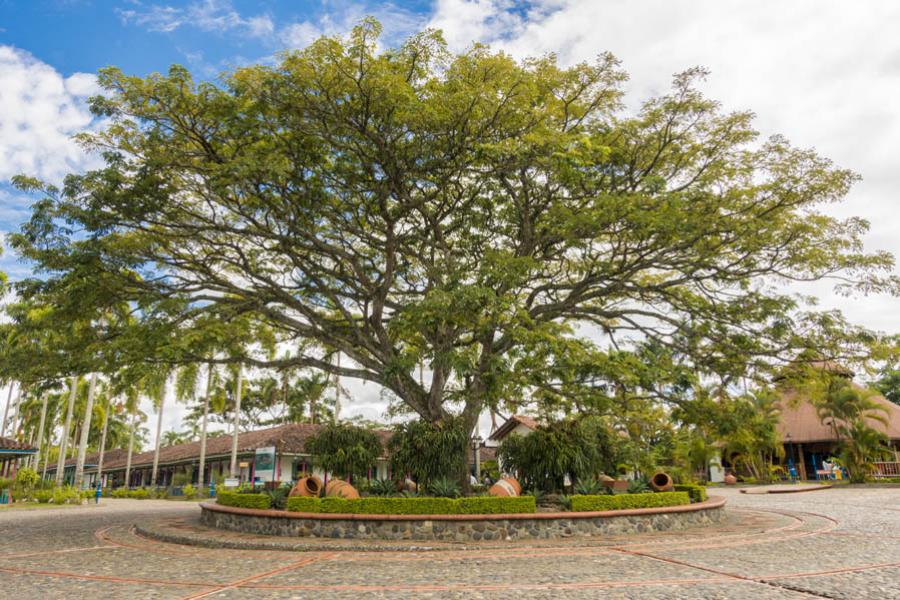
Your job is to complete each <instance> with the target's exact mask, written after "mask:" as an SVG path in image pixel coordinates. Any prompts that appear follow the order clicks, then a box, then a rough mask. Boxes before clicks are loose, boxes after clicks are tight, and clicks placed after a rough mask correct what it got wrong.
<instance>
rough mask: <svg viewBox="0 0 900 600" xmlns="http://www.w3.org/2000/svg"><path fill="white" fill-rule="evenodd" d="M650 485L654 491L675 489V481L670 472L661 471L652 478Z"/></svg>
mask: <svg viewBox="0 0 900 600" xmlns="http://www.w3.org/2000/svg"><path fill="white" fill-rule="evenodd" d="M650 487H651V488H653V491H654V492H671V491H672V490H674V489H675V482H674V481H672V478H671V477H670V476H669V474H668V473H663V472H662V471H660V472H659V473H657V474H656V475H654V476H653V477H651V478H650Z"/></svg>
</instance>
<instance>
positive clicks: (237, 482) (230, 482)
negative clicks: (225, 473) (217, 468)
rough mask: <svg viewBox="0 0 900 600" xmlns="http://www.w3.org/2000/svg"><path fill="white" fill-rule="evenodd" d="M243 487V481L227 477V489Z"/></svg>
mask: <svg viewBox="0 0 900 600" xmlns="http://www.w3.org/2000/svg"><path fill="white" fill-rule="evenodd" d="M239 485H241V480H240V479H238V478H237V477H226V478H225V487H237V486H239Z"/></svg>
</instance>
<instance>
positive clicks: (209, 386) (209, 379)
mask: <svg viewBox="0 0 900 600" xmlns="http://www.w3.org/2000/svg"><path fill="white" fill-rule="evenodd" d="M214 372H215V371H214V369H213V363H212V362H210V363H209V364H208V365H207V370H206V393H205V394H204V395H203V421H201V425H200V461H199V463H200V464H199V467H198V472H197V489H198V490H199V491H200V492H201V493H202V490H203V483H204V482H203V475H204V472H203V471H204V470H205V469H206V428H207V425H208V424H209V402H210V397H211V396H212V391H213V373H214Z"/></svg>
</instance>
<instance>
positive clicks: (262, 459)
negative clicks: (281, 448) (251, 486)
mask: <svg viewBox="0 0 900 600" xmlns="http://www.w3.org/2000/svg"><path fill="white" fill-rule="evenodd" d="M254 458H255V460H254V461H253V478H254V480H256V481H260V482H266V481H274V480H275V446H267V447H266V448H257V449H256V456H255V457H254Z"/></svg>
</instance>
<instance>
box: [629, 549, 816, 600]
mask: <svg viewBox="0 0 900 600" xmlns="http://www.w3.org/2000/svg"><path fill="white" fill-rule="evenodd" d="M621 552H622V553H623V554H628V555H631V556H642V557H644V558H649V559H651V560H658V561H660V562H664V563H669V564H672V565H678V566H681V567H688V568H690V569H697V570H698V571H705V572H707V573H712V574H713V575H718V576H720V577H726V578H729V579H730V580H731V581H742V582H747V583H755V584H758V585H768V586H772V587H778V588H780V587H781V586H779V585H778V584H777V583H775V582H769V581H762V580H759V579H755V578H753V577H746V576H744V575H738V574H737V573H729V572H728V571H720V570H719V569H713V568H712V567H704V566H703V565H695V564H693V563H689V562H687V561H684V560H678V559H675V558H668V557H664V556H655V555H653V554H650V553H647V552H639V551H636V550H621ZM791 591H794V592H797V593H800V594H806V595H808V596H812V597H814V598H826V596H820V595H819V594H816V593H813V592H808V591H806V590H791Z"/></svg>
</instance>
